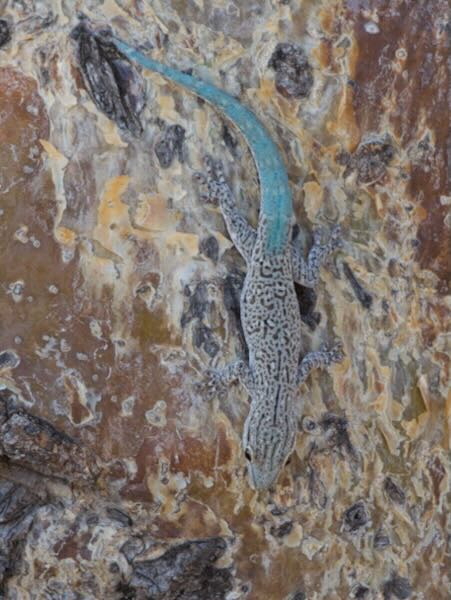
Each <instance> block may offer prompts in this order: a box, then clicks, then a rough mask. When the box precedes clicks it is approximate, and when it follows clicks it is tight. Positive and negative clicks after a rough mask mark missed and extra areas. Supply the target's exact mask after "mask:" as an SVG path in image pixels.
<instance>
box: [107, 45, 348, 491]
mask: <svg viewBox="0 0 451 600" xmlns="http://www.w3.org/2000/svg"><path fill="white" fill-rule="evenodd" d="M115 43H116V45H117V47H118V48H119V50H120V51H121V52H123V53H124V54H125V55H126V56H128V57H129V58H130V59H132V60H135V61H137V62H138V63H140V64H141V65H142V66H144V67H145V68H147V69H150V70H152V71H156V72H158V73H160V74H161V75H163V76H164V77H166V78H167V79H169V80H171V81H174V82H176V83H179V84H181V85H182V86H184V87H185V88H187V89H189V90H191V91H193V92H194V93H195V94H197V95H198V96H200V97H202V98H203V99H205V100H207V101H208V102H210V103H211V104H212V105H213V106H215V107H216V108H219V109H220V110H221V111H222V112H223V113H224V114H225V115H226V116H227V117H228V118H229V119H230V120H231V121H232V122H233V123H234V124H235V125H236V126H238V128H239V129H240V130H241V131H242V133H243V134H244V137H245V139H246V141H247V143H248V144H249V147H250V149H251V151H252V154H253V157H254V159H255V163H256V165H257V170H258V174H259V178H260V186H261V196H262V202H261V208H260V217H259V222H258V227H257V230H254V229H253V228H252V227H251V226H250V225H249V224H248V223H247V222H246V220H245V219H244V217H243V216H242V215H241V214H240V213H239V212H238V210H237V207H236V203H235V201H234V198H233V195H232V193H231V191H230V188H229V186H228V185H227V183H226V181H225V179H224V176H223V173H222V168H221V166H220V165H219V164H217V163H214V162H213V161H212V160H211V159H208V160H207V166H206V168H207V175H206V176H201V179H202V180H203V182H204V183H206V184H207V185H208V189H209V194H210V197H214V198H216V199H217V200H218V201H219V204H220V207H221V210H222V212H223V215H224V218H225V221H226V224H227V228H228V231H229V233H230V236H231V238H232V240H233V242H234V244H235V246H236V247H237V249H238V250H239V252H240V253H241V254H242V255H243V257H244V259H245V260H246V263H247V267H248V270H247V274H246V279H245V282H244V287H243V291H242V295H241V320H242V325H243V330H244V334H245V338H246V343H247V345H248V349H249V364H248V365H246V364H245V363H244V362H242V361H238V362H235V363H233V364H231V365H229V366H228V367H226V368H225V369H223V370H222V371H211V372H210V374H209V385H210V387H211V389H212V390H213V391H217V390H218V388H220V387H221V386H226V385H228V384H229V383H230V382H231V381H233V380H236V379H239V380H240V381H241V382H242V383H243V384H244V386H245V387H246V389H247V390H248V392H249V395H250V398H251V404H250V410H249V414H248V417H247V419H246V422H245V426H244V432H243V449H244V452H245V455H246V458H247V460H248V461H249V473H250V479H251V483H252V485H253V486H254V487H255V488H256V489H267V488H268V487H270V486H271V485H272V484H273V483H274V482H275V480H276V479H277V477H278V475H279V473H280V471H281V469H282V467H283V466H284V464H285V462H286V460H287V458H288V457H289V455H290V454H291V452H292V451H293V448H294V445H295V439H296V432H297V428H298V413H299V393H298V388H299V385H300V383H301V382H302V381H304V379H305V378H306V377H307V375H308V373H309V372H310V371H311V369H312V368H314V367H322V366H328V365H329V364H331V363H332V362H337V361H339V360H341V358H342V353H341V350H340V348H339V346H336V347H335V348H334V349H332V350H331V351H320V352H311V353H309V354H307V356H306V357H305V358H304V359H303V360H302V361H301V360H300V354H301V318H300V312H299V305H298V301H297V296H296V293H295V289H294V281H297V282H299V283H301V284H303V285H306V286H310V287H311V286H313V285H314V284H315V283H316V282H317V279H318V273H319V267H320V264H321V263H322V262H323V261H324V259H325V258H326V257H327V256H328V255H329V254H330V253H331V252H332V251H333V250H334V249H335V248H336V247H337V246H338V244H339V236H338V230H337V229H335V230H334V231H333V233H332V236H331V238H330V240H329V242H328V243H327V244H321V242H320V240H319V236H315V242H314V245H313V247H312V249H311V250H310V253H309V256H308V259H307V261H304V260H303V258H302V253H301V249H300V248H299V247H296V246H294V245H293V244H292V243H291V233H292V220H293V208H292V199H291V193H290V189H289V185H288V176H287V172H286V169H285V166H284V163H283V160H282V157H281V155H280V152H279V150H278V148H277V146H276V145H275V144H274V142H273V141H272V140H271V138H270V136H269V134H268V132H267V130H266V128H265V127H264V126H263V125H262V123H261V122H260V121H259V120H258V119H257V118H256V117H255V115H254V114H253V113H252V112H251V111H250V110H249V109H247V108H246V107H244V106H243V105H241V104H240V103H239V102H238V100H236V99H235V98H233V97H232V96H230V95H228V94H227V93H226V92H224V91H222V90H220V89H218V88H216V87H215V86H213V85H211V84H209V83H206V82H203V81H200V80H198V79H196V78H195V77H193V76H191V75H188V74H186V73H182V72H180V71H177V70H175V69H172V68H170V67H167V66H165V65H163V64H161V63H158V62H157V61H154V60H153V59H151V58H147V57H146V56H144V55H142V54H141V53H139V52H138V51H137V50H135V49H134V48H131V47H130V46H128V45H127V44H124V43H123V42H122V41H120V40H116V39H115Z"/></svg>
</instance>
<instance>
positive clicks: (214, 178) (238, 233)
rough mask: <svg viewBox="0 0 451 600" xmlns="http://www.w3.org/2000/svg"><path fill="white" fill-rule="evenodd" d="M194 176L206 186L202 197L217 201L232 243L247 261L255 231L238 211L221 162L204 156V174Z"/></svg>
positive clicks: (253, 242)
mask: <svg viewBox="0 0 451 600" xmlns="http://www.w3.org/2000/svg"><path fill="white" fill-rule="evenodd" d="M195 177H196V179H197V180H198V181H199V182H200V183H201V184H203V185H204V186H206V188H207V193H204V194H203V195H202V197H203V198H204V199H205V200H208V201H210V202H211V201H215V202H218V203H219V206H220V208H221V212H222V214H223V216H224V220H225V222H226V225H227V230H228V232H229V234H230V237H231V238H232V241H233V243H234V244H235V246H236V248H237V250H238V252H239V253H240V254H241V255H242V256H243V258H244V259H245V261H246V262H249V261H250V259H251V256H252V250H253V248H254V244H255V239H256V237H257V233H256V231H255V229H253V227H251V226H250V225H249V223H248V222H247V221H246V219H245V218H244V217H243V215H242V214H241V213H240V212H239V210H238V207H237V205H236V202H235V198H234V197H233V194H232V191H231V189H230V187H229V185H228V183H227V181H226V179H225V177H224V171H223V168H222V164H221V163H220V162H219V161H214V160H213V159H212V158H211V157H210V156H206V157H205V174H204V173H196V174H195Z"/></svg>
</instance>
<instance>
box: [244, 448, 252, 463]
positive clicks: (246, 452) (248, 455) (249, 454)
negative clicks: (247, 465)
mask: <svg viewBox="0 0 451 600" xmlns="http://www.w3.org/2000/svg"><path fill="white" fill-rule="evenodd" d="M244 456H245V457H246V458H247V460H248V461H249V462H250V461H251V460H252V455H251V451H250V450H249V448H246V450H245V451H244Z"/></svg>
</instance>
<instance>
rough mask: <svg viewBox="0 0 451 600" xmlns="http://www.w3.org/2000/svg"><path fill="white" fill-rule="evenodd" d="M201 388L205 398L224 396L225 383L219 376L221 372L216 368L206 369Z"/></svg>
mask: <svg viewBox="0 0 451 600" xmlns="http://www.w3.org/2000/svg"><path fill="white" fill-rule="evenodd" d="M202 389H203V392H204V394H205V396H206V399H207V400H213V398H217V397H219V398H222V397H223V396H225V394H226V393H227V385H226V384H225V382H224V380H223V377H222V376H221V372H220V371H218V370H216V369H208V370H207V371H206V373H205V379H204V382H203V385H202Z"/></svg>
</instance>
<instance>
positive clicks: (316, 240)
mask: <svg viewBox="0 0 451 600" xmlns="http://www.w3.org/2000/svg"><path fill="white" fill-rule="evenodd" d="M340 235H341V230H340V227H339V226H338V225H337V226H336V227H334V228H333V229H332V230H331V232H330V237H329V239H328V241H327V242H326V243H324V244H323V243H322V240H321V237H322V236H321V232H320V231H316V232H315V233H314V236H313V246H312V247H311V249H310V252H309V254H308V258H307V260H304V258H303V257H302V252H301V249H300V247H299V246H298V245H294V244H293V245H292V250H291V261H292V269H293V279H294V281H296V282H297V283H300V284H301V285H303V286H305V287H315V286H316V284H317V283H318V278H319V270H320V267H321V265H322V264H323V263H324V262H325V261H326V259H327V257H328V256H330V255H331V254H332V253H333V252H334V251H335V250H336V249H337V248H340V246H341V245H342V240H341V237H340Z"/></svg>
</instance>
